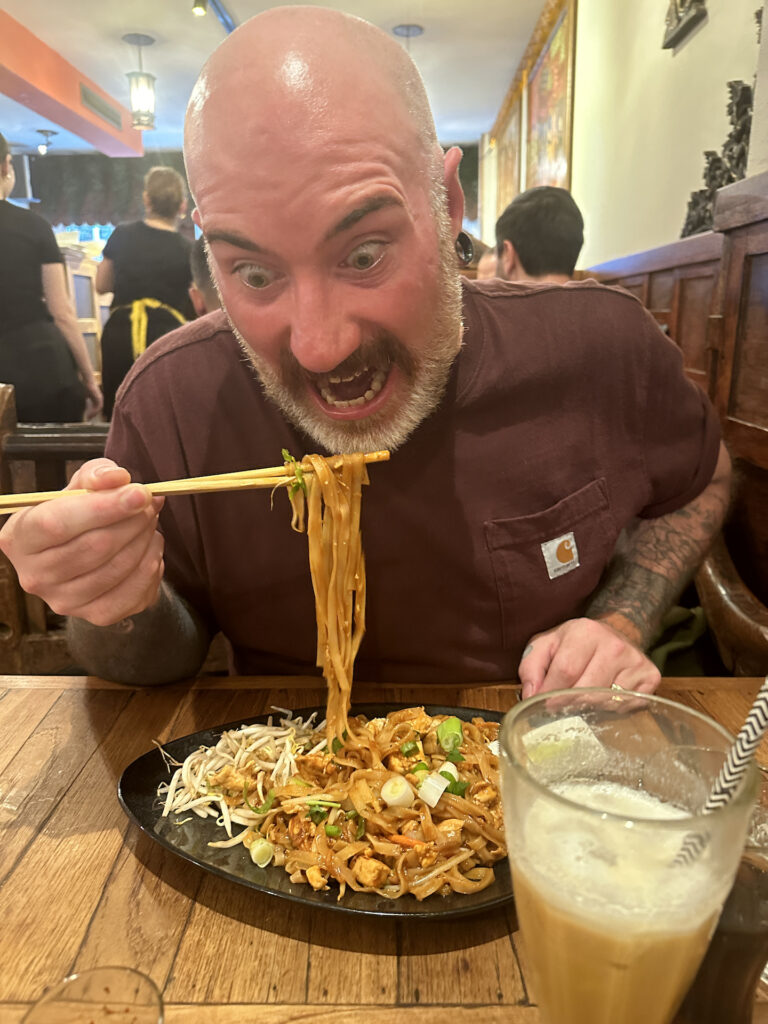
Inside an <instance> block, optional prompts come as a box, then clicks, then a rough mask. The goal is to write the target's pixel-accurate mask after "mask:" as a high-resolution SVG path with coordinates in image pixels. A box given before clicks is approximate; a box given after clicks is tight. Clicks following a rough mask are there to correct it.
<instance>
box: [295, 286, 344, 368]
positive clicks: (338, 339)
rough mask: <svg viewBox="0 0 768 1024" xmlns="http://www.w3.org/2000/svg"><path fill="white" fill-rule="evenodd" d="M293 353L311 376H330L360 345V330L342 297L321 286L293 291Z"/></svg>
mask: <svg viewBox="0 0 768 1024" xmlns="http://www.w3.org/2000/svg"><path fill="white" fill-rule="evenodd" d="M290 331H291V337H290V347H291V352H292V353H293V355H294V356H295V358H296V359H297V361H298V362H299V363H300V364H301V366H303V367H304V369H305V370H309V371H310V373H328V372H329V371H330V370H333V369H335V367H337V366H338V365H339V364H340V363H343V362H344V360H345V359H346V358H347V357H348V356H350V355H351V354H352V353H353V352H354V351H355V350H356V349H357V348H359V346H360V340H361V339H360V328H359V326H358V325H357V324H356V323H355V321H354V320H353V319H352V318H351V317H350V316H349V315H348V313H347V312H346V311H345V307H344V303H343V302H341V301H340V300H339V296H338V295H335V294H334V293H333V290H332V289H331V288H328V287H323V286H322V285H321V284H314V283H312V284H303V285H301V286H298V287H295V288H294V294H293V308H292V309H291V325H290Z"/></svg>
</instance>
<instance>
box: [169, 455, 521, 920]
mask: <svg viewBox="0 0 768 1024" xmlns="http://www.w3.org/2000/svg"><path fill="white" fill-rule="evenodd" d="M283 455H284V458H285V459H286V463H285V464H286V469H290V468H292V469H293V474H294V477H295V479H294V480H293V482H292V483H291V484H290V491H289V496H290V498H291V504H292V506H293V521H292V525H293V527H294V529H297V530H299V531H303V530H304V528H305V520H306V532H307V536H308V547H309V562H310V572H311V576H312V584H313V588H314V592H315V606H316V616H317V664H318V666H320V667H321V668H322V670H323V675H324V677H325V680H326V684H327V688H328V702H327V712H326V717H325V720H324V721H322V722H319V723H315V720H314V719H315V716H311V717H310V718H309V719H308V720H307V721H303V720H302V719H301V718H294V717H293V716H292V715H291V713H290V712H288V711H282V710H281V709H278V711H279V712H280V714H279V715H278V716H277V718H276V720H275V721H274V722H273V718H270V719H269V721H268V723H267V724H265V725H250V726H243V727H241V728H240V729H235V730H230V731H227V732H225V733H224V734H223V735H222V737H221V739H220V740H219V742H218V743H217V744H216V746H215V747H207V748H201V749H200V750H197V751H194V752H193V753H192V754H190V755H189V757H187V759H186V760H185V761H184V763H183V764H181V765H179V766H178V768H177V770H176V771H175V773H174V774H173V777H172V778H171V781H170V782H169V783H167V784H166V783H164V784H162V785H161V786H160V789H159V793H160V795H161V796H162V798H163V800H164V805H163V815H164V816H168V815H170V814H174V815H180V814H183V815H186V814H187V812H190V811H191V812H192V813H194V814H197V815H200V816H201V817H215V818H216V819H217V822H218V823H219V824H220V825H221V826H222V827H223V828H224V830H225V831H226V834H227V838H226V839H224V838H222V839H221V840H216V841H214V842H212V843H211V844H210V845H211V846H219V847H222V846H224V847H226V846H234V845H237V844H239V843H242V844H243V845H244V846H245V847H246V848H247V849H248V850H249V852H250V855H251V858H252V860H253V862H254V863H255V864H257V865H258V866H259V867H265V866H266V865H268V864H276V865H281V866H283V867H284V868H285V870H286V871H287V872H288V873H289V875H290V878H291V881H293V882H304V883H308V884H309V885H311V886H312V887H313V888H315V889H327V888H329V887H330V885H329V883H330V882H331V881H334V882H335V883H337V884H338V886H339V898H341V896H342V895H343V894H344V891H345V890H346V888H347V886H348V887H349V888H351V889H354V890H356V891H360V892H376V893H378V894H379V895H381V896H386V897H389V898H392V899H395V898H397V897H399V896H402V895H404V894H405V893H412V894H413V895H414V896H415V897H416V898H417V899H420V900H421V899H424V898H425V897H427V896H429V895H431V894H433V893H437V892H441V893H447V892H450V891H454V892H463V893H472V892H478V891H480V890H481V889H484V888H486V887H487V886H488V885H490V884H491V882H492V881H493V878H494V875H493V868H492V865H493V863H494V862H495V861H498V860H500V859H501V858H502V857H504V856H506V848H505V845H504V835H503V822H502V812H501V804H500V799H499V784H498V739H497V735H498V723H496V722H485V721H483V720H482V719H480V718H475V719H473V720H472V721H471V722H466V721H463V722H462V721H460V720H459V719H458V718H456V717H453V716H446V715H436V716H431V715H428V714H427V713H426V712H425V710H424V708H423V707H413V708H406V709H403V710H398V711H394V712H392V713H390V714H388V715H387V716H386V717H385V718H375V719H371V720H370V721H368V720H366V719H365V718H364V717H362V716H355V717H349V708H350V692H351V687H352V667H353V663H354V659H355V656H356V654H357V651H358V648H359V646H360V641H361V640H362V636H363V631H364V628H365V565H364V560H363V551H362V542H361V537H360V501H361V492H362V485H363V484H364V483H367V482H368V477H367V471H366V467H365V463H364V461H363V456H362V455H348V456H343V457H341V459H340V460H335V464H336V467H337V468H335V469H334V468H331V466H330V465H329V464H328V461H327V460H325V459H324V458H322V457H321V456H318V455H310V456H307V457H306V458H305V459H304V460H302V462H301V463H297V462H295V460H293V459H292V458H291V457H290V456H289V455H288V453H287V452H284V453H283ZM183 820H186V819H183ZM235 826H242V827H241V828H240V830H239V831H235Z"/></svg>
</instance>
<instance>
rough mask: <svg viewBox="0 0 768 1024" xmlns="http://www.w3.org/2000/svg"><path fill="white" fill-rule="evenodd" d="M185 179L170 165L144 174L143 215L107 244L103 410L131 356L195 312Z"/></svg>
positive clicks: (99, 283)
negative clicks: (183, 219) (183, 223)
mask: <svg viewBox="0 0 768 1024" xmlns="http://www.w3.org/2000/svg"><path fill="white" fill-rule="evenodd" d="M184 193H185V186H184V179H183V178H182V177H181V175H180V174H178V173H177V172H176V171H175V170H173V168H172V167H153V168H152V169H151V170H150V171H149V173H148V174H147V175H146V177H145V178H144V194H143V199H144V207H145V209H146V216H145V218H144V220H140V221H134V222H132V223H130V224H120V225H119V226H118V227H116V228H115V230H114V231H113V232H112V234H111V235H110V237H109V239H108V241H107V244H106V245H105V246H104V252H103V260H102V262H101V264H100V266H99V269H98V271H97V273H96V288H97V290H98V291H99V292H102V293H104V292H113V298H112V305H111V314H110V317H109V320H108V321H107V323H106V324H105V325H104V330H103V332H102V335H101V363H102V366H101V369H102V387H103V389H104V414H105V416H106V417H107V419H109V418H110V417H111V415H112V408H113V406H114V402H115V395H116V393H117V389H118V388H119V387H120V384H121V383H122V381H123V378H124V377H125V375H126V373H128V370H129V369H130V368H131V366H132V364H133V362H134V361H135V360H136V359H137V358H138V357H139V356H140V355H141V353H142V352H143V351H144V350H145V349H146V347H147V345H150V344H151V343H152V342H153V341H155V340H156V339H157V338H159V337H161V335H163V334H166V333H167V332H168V331H171V330H173V329H174V328H175V327H178V325H179V324H183V323H185V322H186V321H187V320H191V319H192V318H193V317H194V315H195V314H194V310H193V308H192V305H191V302H190V299H189V294H188V289H189V286H190V282H191V280H192V275H191V271H190V267H189V257H190V250H191V242H189V240H188V239H186V238H184V236H183V235H180V234H179V232H178V231H177V229H176V228H177V222H178V218H179V216H183V215H184V212H185V210H186V198H185V194H184Z"/></svg>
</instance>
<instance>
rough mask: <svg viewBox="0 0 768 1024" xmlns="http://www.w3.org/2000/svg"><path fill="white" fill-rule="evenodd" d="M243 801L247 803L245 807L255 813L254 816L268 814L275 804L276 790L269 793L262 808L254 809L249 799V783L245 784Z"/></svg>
mask: <svg viewBox="0 0 768 1024" xmlns="http://www.w3.org/2000/svg"><path fill="white" fill-rule="evenodd" d="M243 800H244V801H245V805H246V807H247V808H248V810H249V811H253V813H254V814H266V813H267V811H268V810H269V809H270V807H271V806H272V804H273V803H274V802H275V791H274V789H270V791H269V792H268V793H267V799H266V800H265V801H264V803H263V804H262V805H261V807H254V806H253V804H252V803H251V802H250V800H249V799H248V783H245V784H244V785H243Z"/></svg>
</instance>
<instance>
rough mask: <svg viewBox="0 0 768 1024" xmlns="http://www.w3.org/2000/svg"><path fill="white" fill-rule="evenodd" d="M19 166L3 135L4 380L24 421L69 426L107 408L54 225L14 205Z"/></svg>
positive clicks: (0, 341)
mask: <svg viewBox="0 0 768 1024" xmlns="http://www.w3.org/2000/svg"><path fill="white" fill-rule="evenodd" d="M15 180H16V179H15V176H14V171H13V162H12V160H11V154H10V150H9V147H8V143H7V142H6V140H5V138H4V137H3V136H2V135H0V381H2V382H3V383H5V384H13V386H14V389H15V394H16V416H17V419H18V420H19V422H21V423H69V422H78V421H80V420H82V418H83V414H84V413H85V414H86V415H87V416H88V417H89V418H90V417H92V416H95V415H96V414H97V413H98V412H99V410H100V409H101V391H100V390H99V387H98V385H97V383H96V379H95V377H94V373H93V366H92V365H91V360H90V357H89V355H88V349H87V347H86V344H85V341H84V339H83V336H82V335H81V333H80V330H79V328H78V326H77V317H76V315H75V311H74V309H73V307H72V302H71V299H70V297H69V292H68V290H67V279H66V274H65V272H64V261H63V258H62V255H61V252H60V251H59V247H58V245H57V244H56V238H55V236H54V234H53V230H52V229H51V226H50V224H48V223H47V221H45V220H43V218H42V217H39V216H38V215H37V214H36V213H32V212H31V211H30V210H24V209H21V208H20V207H18V206H14V205H13V204H12V203H9V202H8V196H9V195H10V194H11V192H12V191H13V186H14V184H15Z"/></svg>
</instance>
